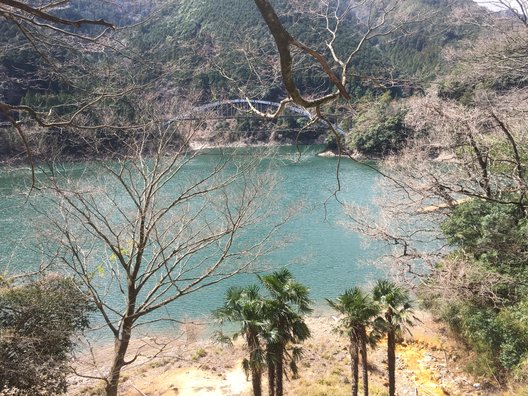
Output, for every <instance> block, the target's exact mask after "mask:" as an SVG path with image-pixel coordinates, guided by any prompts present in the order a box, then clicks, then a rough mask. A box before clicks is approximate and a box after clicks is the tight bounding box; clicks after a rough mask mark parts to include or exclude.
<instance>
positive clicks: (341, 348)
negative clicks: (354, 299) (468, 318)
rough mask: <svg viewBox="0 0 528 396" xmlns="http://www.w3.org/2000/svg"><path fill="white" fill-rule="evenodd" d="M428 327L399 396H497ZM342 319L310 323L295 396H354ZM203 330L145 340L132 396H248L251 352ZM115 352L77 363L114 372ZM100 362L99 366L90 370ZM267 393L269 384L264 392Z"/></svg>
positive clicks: (379, 384)
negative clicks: (339, 329)
mask: <svg viewBox="0 0 528 396" xmlns="http://www.w3.org/2000/svg"><path fill="white" fill-rule="evenodd" d="M419 316H420V319H421V320H422V323H420V324H418V325H417V326H416V327H415V328H414V329H413V331H412V332H413V337H412V338H410V337H408V338H407V339H406V341H405V342H404V343H403V344H402V345H401V346H399V347H398V351H397V389H398V394H399V395H470V394H471V395H496V394H500V393H501V392H499V391H498V390H497V389H496V388H494V387H493V384H491V383H486V382H484V381H481V380H479V379H476V378H471V377H470V376H469V375H467V374H465V373H464V372H463V370H462V367H463V366H464V364H465V362H466V361H467V359H469V358H470V355H469V354H468V353H467V352H465V351H464V350H463V349H462V347H461V346H460V345H457V344H456V342H454V341H453V340H450V339H449V338H448V337H447V333H446V329H445V328H444V327H443V326H442V325H440V324H439V323H436V322H435V321H433V320H432V318H431V317H430V316H429V315H427V314H425V313H420V315H419ZM335 321H336V319H335V318H333V317H331V316H324V317H317V318H309V320H308V324H309V327H310V329H311V331H312V334H313V337H312V338H311V339H310V340H309V341H307V342H306V343H305V345H304V350H305V352H304V358H303V360H302V361H301V363H300V375H299V378H296V379H290V380H289V381H287V382H286V385H285V387H286V391H287V394H288V395H303V396H316V395H319V396H323V395H331V396H339V395H348V394H350V384H349V383H350V369H349V362H350V360H349V355H348V351H347V348H346V341H345V340H344V339H342V338H340V337H339V336H338V335H337V334H335V333H334V332H332V328H333V326H334V324H335ZM197 332H198V331H197V329H196V328H193V329H187V332H186V334H185V336H186V337H183V338H179V339H176V340H174V339H169V338H166V337H165V338H157V339H154V338H151V337H148V338H143V339H142V340H140V341H137V342H136V343H135V344H134V346H133V348H132V351H131V355H130V357H133V356H134V355H135V354H136V353H137V354H138V358H137V360H136V361H135V363H134V364H133V365H132V366H131V367H129V368H128V369H126V370H125V371H124V372H123V381H122V385H121V393H120V394H121V395H124V396H143V395H149V396H161V395H163V396H176V395H178V396H182V395H185V396H191V395H193V396H198V395H218V396H226V395H229V396H236V395H239V396H245V395H250V394H251V383H250V382H248V381H247V380H246V376H245V374H244V372H243V370H242V368H241V361H242V359H243V357H244V355H245V352H244V348H243V344H242V343H236V344H235V345H234V346H233V347H228V346H223V345H218V344H215V343H213V342H212V341H210V340H198V339H197V338H199V337H197ZM111 348H112V347H111V346H107V347H105V348H98V349H97V351H94V353H93V355H91V354H86V355H84V356H83V357H82V359H79V360H78V361H77V369H78V370H79V371H82V372H84V373H85V374H90V375H94V374H96V373H104V372H105V370H106V369H108V365H109V362H108V361H107V360H106V359H107V358H108V357H109V356H111ZM385 353H386V350H385V347H384V344H383V343H382V344H380V345H379V346H378V348H377V349H375V350H373V351H369V354H370V358H369V365H370V383H371V385H370V390H371V392H370V393H371V394H372V395H384V394H386V393H387V384H386V372H385V371H386V360H385ZM90 361H95V364H93V363H90ZM264 386H266V384H264ZM101 391H102V385H101V384H100V383H98V382H96V381H94V380H89V379H79V378H78V377H72V387H71V389H70V392H69V394H72V395H98V394H101Z"/></svg>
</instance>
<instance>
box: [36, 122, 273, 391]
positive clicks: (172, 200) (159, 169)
mask: <svg viewBox="0 0 528 396" xmlns="http://www.w3.org/2000/svg"><path fill="white" fill-rule="evenodd" d="M188 124H189V123H188V122H187V123H186V122H182V123H179V124H176V123H174V122H173V123H170V124H168V123H163V122H160V123H159V124H157V129H152V128H151V129H149V130H144V131H142V133H143V134H142V135H141V134H138V135H137V137H136V139H135V140H132V139H131V140H129V142H131V143H130V146H129V150H130V151H129V153H130V154H129V156H127V157H126V158H123V159H122V160H118V161H117V162H109V163H107V162H103V163H99V164H97V165H94V166H96V168H97V170H96V173H97V176H95V177H94V179H95V180H89V179H90V178H89V177H88V176H86V177H82V178H81V179H80V180H75V179H74V178H72V177H70V176H69V175H68V172H62V171H61V170H60V169H59V168H56V167H55V168H54V167H51V168H50V169H48V170H47V171H46V172H47V174H48V176H49V178H48V180H47V182H48V183H50V184H51V186H50V187H49V189H48V190H47V191H48V192H49V193H51V194H52V196H51V198H50V199H51V200H52V201H53V205H54V207H55V209H54V211H53V213H47V214H46V216H45V217H46V218H47V220H46V221H47V222H49V225H50V227H51V230H52V231H51V233H50V235H49V236H48V238H50V239H51V240H52V241H53V246H56V248H55V250H50V254H51V255H53V256H54V257H55V258H56V260H58V262H59V263H60V264H61V265H62V267H64V268H66V269H67V271H68V272H71V273H72V274H73V275H74V276H75V277H76V278H77V279H79V280H81V281H82V282H83V283H84V286H85V287H86V288H87V290H88V292H89V297H90V299H91V300H92V301H93V302H94V304H95V306H96V307H97V309H98V311H99V313H100V315H101V318H102V319H103V320H104V325H105V326H106V328H107V329H108V330H109V331H110V332H111V334H112V337H113V339H114V344H115V349H114V354H113V356H112V363H111V367H110V370H109V371H108V373H107V374H106V375H105V376H103V378H102V379H103V380H104V381H105V382H106V394H107V395H116V394H117V391H118V385H119V380H120V374H121V370H122V369H123V368H124V367H126V366H127V365H129V364H131V363H132V362H133V361H134V360H135V359H136V358H137V355H136V356H128V355H127V351H128V349H129V345H130V342H131V340H132V339H133V336H134V334H135V329H136V328H137V326H139V325H141V324H144V323H145V322H149V321H156V320H160V319H159V317H157V316H156V315H153V314H154V313H155V312H156V311H158V310H160V308H163V307H166V306H167V305H169V304H171V303H174V302H175V301H177V300H179V299H181V298H182V297H185V296H187V295H189V294H192V293H195V292H197V291H199V290H202V289H204V288H207V287H209V286H211V285H214V284H217V283H219V282H222V281H224V280H225V279H228V278H231V277H233V276H235V275H237V274H240V273H242V272H248V271H254V270H255V268H257V260H258V259H259V258H261V257H262V256H263V255H265V254H266V253H268V252H269V251H271V250H273V249H274V246H275V244H274V242H273V240H272V236H273V234H274V231H275V230H276V229H277V227H278V226H279V225H280V223H281V222H280V221H277V222H276V223H273V220H271V219H270V217H269V216H270V213H271V208H270V202H269V200H270V199H271V198H273V195H274V192H273V191H274V189H273V187H274V184H275V180H274V179H273V178H272V177H271V176H270V175H269V173H268V172H267V171H266V169H265V167H264V166H263V165H262V166H261V165H260V161H259V158H254V157H252V158H247V157H246V158H245V159H244V160H242V159H240V158H243V157H237V156H221V157H219V159H218V162H217V163H215V164H214V165H213V166H211V168H210V169H205V170H204V169H202V170H199V169H198V168H196V167H194V164H195V162H196V161H197V159H198V157H197V154H196V153H189V152H187V151H186V146H187V143H188V141H189V139H190V138H191V137H192V133H193V131H194V127H193V126H189V125H188ZM185 125H187V127H185ZM186 128H188V129H187V130H186ZM85 178H86V179H88V180H84V179H85ZM260 222H263V223H264V224H263V225H262V228H260V231H259V230H257V229H256V226H257V225H259V224H260ZM52 248H53V247H52ZM112 293H113V295H114V297H113V298H110V295H112ZM172 319H173V320H177V318H172Z"/></svg>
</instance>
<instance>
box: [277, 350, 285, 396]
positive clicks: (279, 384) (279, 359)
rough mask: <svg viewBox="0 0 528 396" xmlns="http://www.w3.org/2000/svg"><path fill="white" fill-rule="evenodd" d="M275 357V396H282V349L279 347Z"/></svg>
mask: <svg viewBox="0 0 528 396" xmlns="http://www.w3.org/2000/svg"><path fill="white" fill-rule="evenodd" d="M277 349H278V350H277V356H276V359H277V360H276V362H275V373H276V374H275V376H276V378H275V380H276V393H275V395H276V396H283V383H282V379H283V374H284V367H283V365H284V347H283V346H282V345H280V346H279V347H278V348H277Z"/></svg>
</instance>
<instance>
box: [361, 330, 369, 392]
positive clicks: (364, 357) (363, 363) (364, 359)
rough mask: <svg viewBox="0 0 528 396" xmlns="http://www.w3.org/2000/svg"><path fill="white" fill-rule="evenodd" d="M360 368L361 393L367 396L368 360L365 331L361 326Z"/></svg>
mask: <svg viewBox="0 0 528 396" xmlns="http://www.w3.org/2000/svg"><path fill="white" fill-rule="evenodd" d="M361 368H362V377H363V395H364V396H368V394H369V385H368V360H367V331H366V329H365V328H364V327H363V328H362V329H361Z"/></svg>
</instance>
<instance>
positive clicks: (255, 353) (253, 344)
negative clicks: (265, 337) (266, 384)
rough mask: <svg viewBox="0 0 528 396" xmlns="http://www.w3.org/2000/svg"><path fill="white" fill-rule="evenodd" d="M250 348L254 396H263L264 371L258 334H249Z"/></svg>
mask: <svg viewBox="0 0 528 396" xmlns="http://www.w3.org/2000/svg"><path fill="white" fill-rule="evenodd" d="M247 342H248V346H249V350H250V357H249V361H250V363H249V364H250V365H251V384H252V386H253V395H254V396H262V369H261V365H260V361H259V352H260V344H259V341H258V335H257V334H256V333H250V334H248V340H247Z"/></svg>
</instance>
